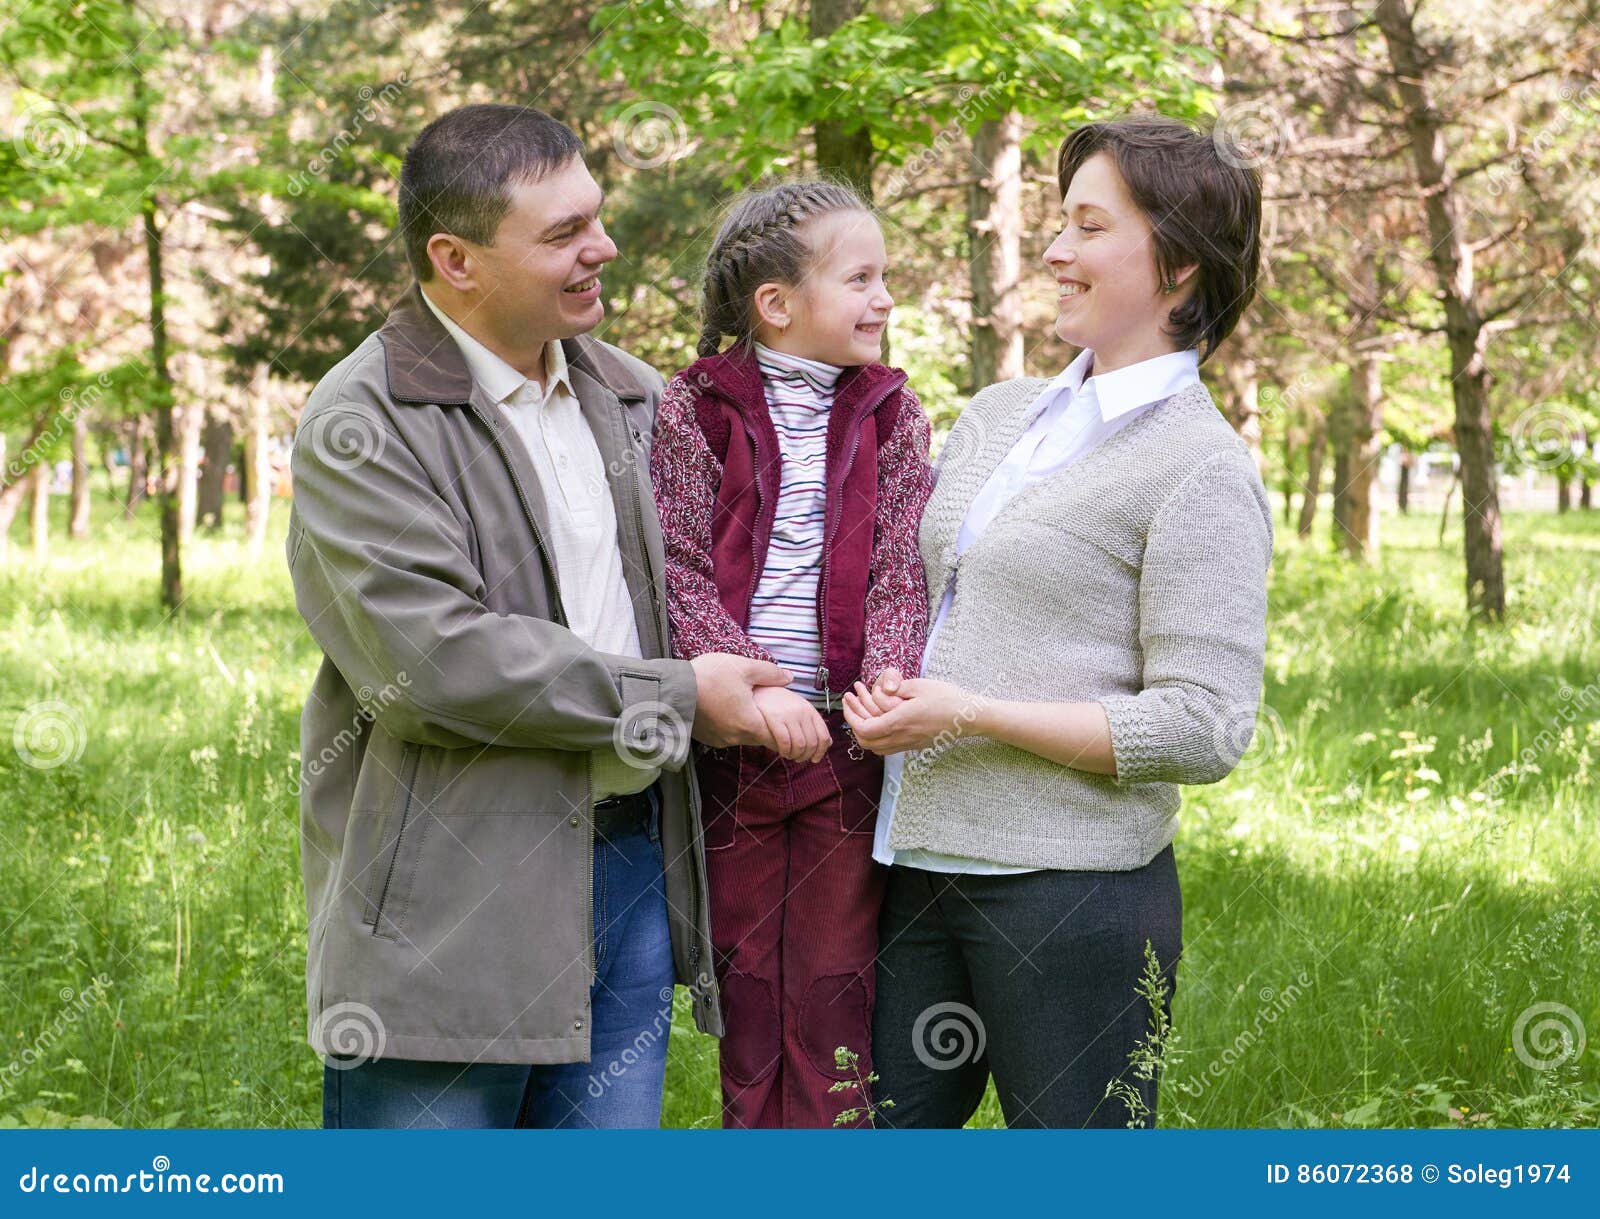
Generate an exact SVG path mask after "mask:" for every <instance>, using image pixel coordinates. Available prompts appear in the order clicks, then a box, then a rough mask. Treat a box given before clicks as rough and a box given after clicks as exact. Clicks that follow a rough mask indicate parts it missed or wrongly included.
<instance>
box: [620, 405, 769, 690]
mask: <svg viewBox="0 0 1600 1219" xmlns="http://www.w3.org/2000/svg"><path fill="white" fill-rule="evenodd" d="M650 481H651V484H652V485H653V487H654V489H655V497H656V511H657V513H658V515H659V516H660V518H661V533H662V541H663V543H664V544H665V548H666V556H667V619H668V622H669V624H670V625H671V627H672V650H673V654H674V655H676V656H678V657H680V658H681V659H683V660H693V659H694V658H695V657H696V656H702V655H704V654H705V653H707V652H731V653H733V654H734V655H736V656H747V657H750V658H751V659H753V660H768V661H773V656H772V654H771V653H770V652H768V651H767V650H766V649H765V648H763V647H762V646H761V645H760V644H758V643H756V641H755V640H753V639H751V638H750V636H749V635H748V634H747V633H746V632H745V631H744V630H743V629H742V628H741V627H740V626H739V624H738V623H737V622H735V621H734V620H733V616H732V615H731V614H729V613H728V611H727V610H726V609H724V608H723V605H722V598H721V597H720V596H719V595H718V593H717V584H716V578H715V572H714V570H713V568H712V565H711V516H712V511H713V509H714V508H715V507H716V502H717V488H718V486H720V485H721V481H722V463H721V462H719V461H718V460H717V458H716V455H715V454H714V453H712V451H711V446H710V445H708V444H707V443H706V438H705V435H704V433H702V432H701V430H700V425H699V424H698V423H697V422H696V420H695V404H694V390H693V389H692V388H691V386H690V384H689V382H688V380H687V379H686V378H685V377H684V376H683V374H682V373H679V374H678V375H677V376H676V377H674V378H673V379H672V381H671V383H670V384H668V386H667V388H666V392H665V393H663V394H662V396H661V404H660V405H659V406H658V407H657V408H656V424H655V440H654V443H653V444H652V446H651V449H650ZM773 663H776V661H773Z"/></svg>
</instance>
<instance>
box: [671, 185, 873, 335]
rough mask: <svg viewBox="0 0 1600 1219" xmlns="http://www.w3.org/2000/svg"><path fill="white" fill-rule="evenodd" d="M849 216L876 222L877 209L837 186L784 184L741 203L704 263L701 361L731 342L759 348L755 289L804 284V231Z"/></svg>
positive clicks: (808, 253)
mask: <svg viewBox="0 0 1600 1219" xmlns="http://www.w3.org/2000/svg"><path fill="white" fill-rule="evenodd" d="M849 211H858V212H866V213H868V214H869V215H870V214H871V212H872V209H871V208H870V207H869V206H868V205H867V204H866V202H865V201H863V199H862V198H861V196H860V195H858V194H856V192H855V191H854V190H853V189H851V188H850V187H848V186H846V185H844V184H843V183H839V182H786V183H783V184H782V185H779V186H773V187H768V188H767V189H766V190H758V191H747V192H746V193H745V194H743V195H740V196H739V197H738V198H737V199H735V200H734V202H733V204H732V205H731V206H730V207H729V209H728V214H727V216H726V218H725V219H724V220H723V222H722V227H721V229H719V230H718V231H717V239H716V240H715V241H714V242H712V243H711V253H710V254H709V255H708V256H707V258H706V282H705V292H704V295H703V297H702V298H701V306H700V315H701V326H700V342H699V344H698V347H697V351H698V352H699V354H700V355H702V356H714V355H716V354H717V352H718V351H719V350H721V347H722V339H723V337H724V336H725V335H732V336H733V337H734V338H735V339H737V340H738V341H739V342H741V343H746V344H748V343H752V342H754V341H755V333H756V303H755V295H756V289H757V288H759V287H760V286H761V285H762V284H765V283H781V284H793V285H798V284H799V283H801V282H802V281H803V280H804V279H805V276H806V272H807V271H808V270H809V269H810V267H811V262H812V259H813V256H814V251H813V250H812V248H811V244H810V242H808V241H807V240H806V239H805V237H804V236H803V234H802V233H801V230H802V229H803V228H804V226H805V225H806V224H807V223H808V222H810V221H812V220H816V219H818V218H819V217H822V216H830V215H832V214H834V213H835V212H849Z"/></svg>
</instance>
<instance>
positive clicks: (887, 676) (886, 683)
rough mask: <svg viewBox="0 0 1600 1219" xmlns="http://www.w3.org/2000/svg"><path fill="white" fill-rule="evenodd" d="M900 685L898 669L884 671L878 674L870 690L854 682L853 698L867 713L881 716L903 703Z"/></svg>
mask: <svg viewBox="0 0 1600 1219" xmlns="http://www.w3.org/2000/svg"><path fill="white" fill-rule="evenodd" d="M901 683H902V679H901V677H900V670H899V669H892V668H891V669H885V670H884V671H883V672H882V673H879V674H878V678H877V680H876V681H874V682H873V683H872V689H870V690H869V689H867V687H866V686H864V685H862V684H861V683H860V682H856V684H855V696H856V699H857V700H858V701H859V702H860V703H861V705H862V706H863V707H865V708H866V709H867V711H868V712H869V713H871V714H872V715H882V714H884V713H885V712H886V711H889V710H892V709H893V708H895V707H898V706H899V705H900V704H901V703H902V702H904V701H905V699H904V697H903V696H902V695H901V693H900V686H901Z"/></svg>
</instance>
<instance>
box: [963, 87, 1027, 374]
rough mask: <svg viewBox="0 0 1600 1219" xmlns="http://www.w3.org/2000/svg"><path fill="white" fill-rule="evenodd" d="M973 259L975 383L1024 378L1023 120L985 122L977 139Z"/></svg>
mask: <svg viewBox="0 0 1600 1219" xmlns="http://www.w3.org/2000/svg"><path fill="white" fill-rule="evenodd" d="M972 176H973V184H972V186H971V187H969V188H968V191H967V259H968V267H969V269H970V277H971V283H972V385H971V389H972V390H973V391H974V392H976V391H977V390H980V389H982V388H983V387H984V386H985V385H993V384H994V383H995V382H996V381H1009V380H1011V379H1013V378H1015V377H1020V376H1021V375H1022V291H1021V278H1022V117H1021V116H1020V115H1018V114H1016V113H1015V112H1012V113H1008V114H1005V115H1003V116H1001V117H1000V118H998V119H988V120H986V121H985V122H984V123H983V124H981V125H980V126H979V128H978V130H977V133H976V134H975V135H974V136H973V138H972Z"/></svg>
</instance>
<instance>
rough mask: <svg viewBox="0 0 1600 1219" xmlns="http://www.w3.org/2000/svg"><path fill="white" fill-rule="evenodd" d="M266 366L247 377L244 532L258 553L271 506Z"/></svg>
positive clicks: (262, 544) (264, 537)
mask: <svg viewBox="0 0 1600 1219" xmlns="http://www.w3.org/2000/svg"><path fill="white" fill-rule="evenodd" d="M267 381H268V378H267V366H266V365H265V364H262V365H261V366H260V367H258V368H257V369H256V371H255V375H254V376H253V377H251V379H250V415H249V429H248V430H247V431H246V432H245V435H244V479H243V481H244V483H245V485H246V487H247V494H248V495H249V499H248V500H247V501H246V504H245V513H244V532H245V541H246V542H247V543H248V545H249V547H250V553H251V554H253V555H259V554H260V553H261V550H262V547H263V546H264V545H265V543H266V537H267V514H268V510H269V509H270V508H271V506H272V454H271V444H272V428H271V422H272V414H271V405H270V403H269V401H268V397H267Z"/></svg>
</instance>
